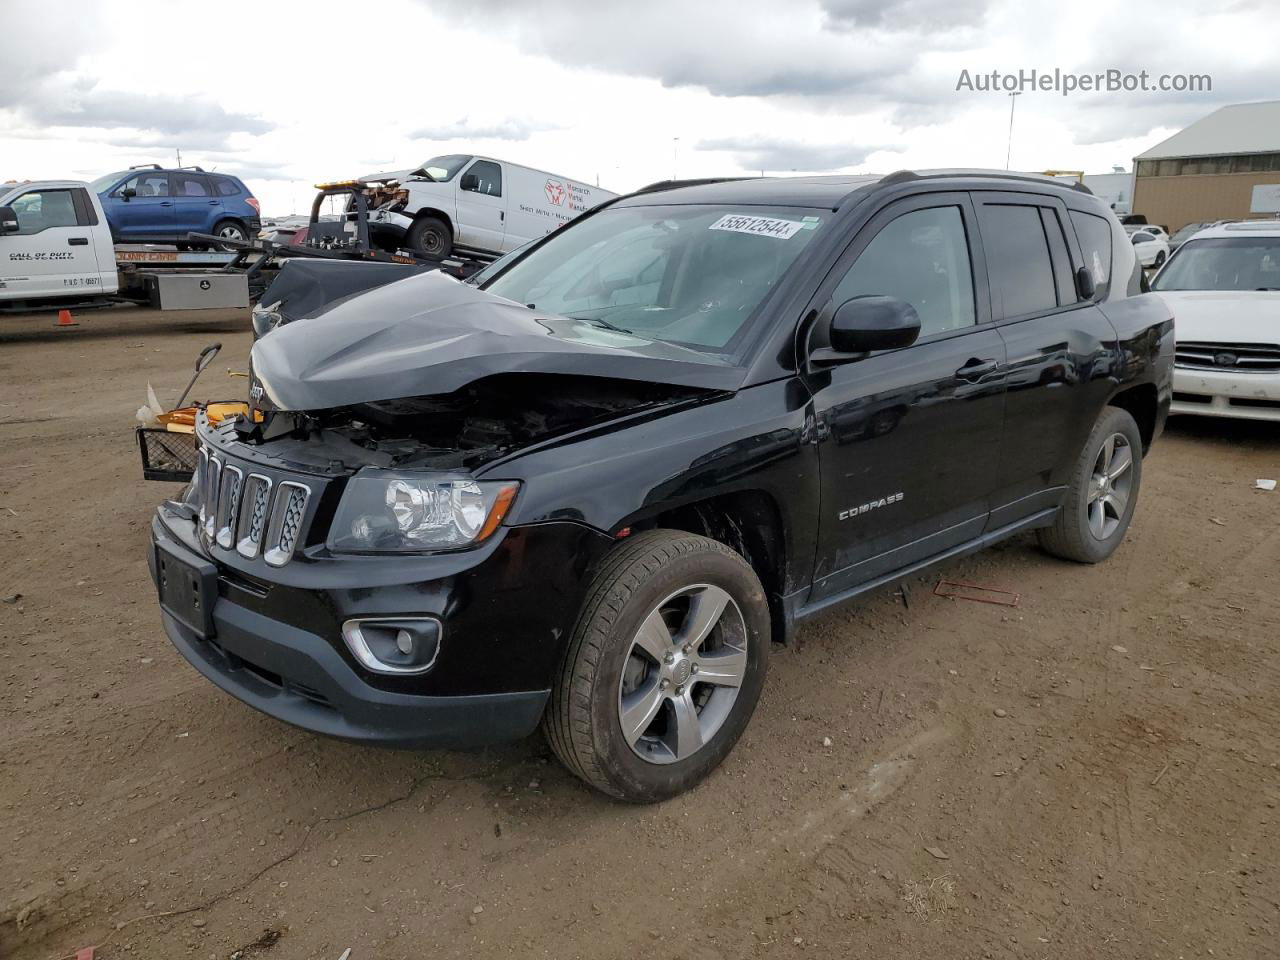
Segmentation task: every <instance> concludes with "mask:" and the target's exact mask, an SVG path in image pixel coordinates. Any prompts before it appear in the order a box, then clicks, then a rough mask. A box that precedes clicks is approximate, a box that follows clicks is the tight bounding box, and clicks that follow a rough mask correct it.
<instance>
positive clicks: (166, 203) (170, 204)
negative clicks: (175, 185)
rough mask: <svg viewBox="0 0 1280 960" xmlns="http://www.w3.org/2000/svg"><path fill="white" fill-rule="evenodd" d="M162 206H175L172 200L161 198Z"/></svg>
mask: <svg viewBox="0 0 1280 960" xmlns="http://www.w3.org/2000/svg"><path fill="white" fill-rule="evenodd" d="M160 206H162V207H172V206H173V204H172V203H171V202H170V201H168V200H161V201H160Z"/></svg>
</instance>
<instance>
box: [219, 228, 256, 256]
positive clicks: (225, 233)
mask: <svg viewBox="0 0 1280 960" xmlns="http://www.w3.org/2000/svg"><path fill="white" fill-rule="evenodd" d="M213 235H214V236H215V237H219V238H221V239H223V240H238V241H240V242H241V243H243V242H245V241H247V240H248V239H249V231H248V230H246V229H245V226H244V224H243V223H241V222H240V221H239V220H219V221H218V222H217V223H216V224H214V226H213ZM218 249H220V250H224V251H226V252H227V253H234V252H235V250H236V248H235V247H233V246H231V245H230V244H222V243H220V244H218Z"/></svg>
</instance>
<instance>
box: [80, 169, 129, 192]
mask: <svg viewBox="0 0 1280 960" xmlns="http://www.w3.org/2000/svg"><path fill="white" fill-rule="evenodd" d="M128 175H129V171H128V170H118V171H117V172H115V173H106V174H103V175H102V176H100V177H99V178H98V179H97V180H95V181H93V183H91V184H89V189H90V190H92V191H93V192H94V193H101V192H102V191H103V190H106V189H107V188H108V187H110V186H113V185H114V184H115V182H116V181H117V180H122V179H124V178H125V177H127V176H128Z"/></svg>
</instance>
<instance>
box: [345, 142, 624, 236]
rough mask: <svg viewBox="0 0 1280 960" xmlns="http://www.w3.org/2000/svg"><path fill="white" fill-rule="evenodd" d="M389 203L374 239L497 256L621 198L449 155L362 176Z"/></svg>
mask: <svg viewBox="0 0 1280 960" xmlns="http://www.w3.org/2000/svg"><path fill="white" fill-rule="evenodd" d="M361 179H362V180H365V181H368V182H370V183H373V182H374V181H379V182H380V183H381V184H382V186H381V188H380V189H378V190H377V191H375V193H376V195H377V196H378V197H379V198H380V199H383V200H385V201H386V202H383V203H381V205H379V206H378V207H377V209H376V210H375V211H374V212H373V213H372V215H371V216H370V218H369V221H370V228H371V230H373V231H374V233H375V235H381V237H384V238H387V237H389V238H390V239H391V240H393V241H396V242H398V243H399V245H401V246H404V247H406V248H408V249H410V250H412V251H414V252H416V253H419V254H425V255H427V256H430V257H445V256H448V255H449V254H450V253H452V252H454V251H456V252H458V253H463V254H466V253H477V254H481V255H485V256H496V255H498V254H503V253H507V252H509V251H511V250H514V249H515V248H516V247H519V246H521V245H522V244H525V243H528V242H529V241H530V240H533V239H536V238H537V237H541V236H543V235H544V234H547V233H550V232H551V231H552V230H554V229H555V228H556V227H558V226H560V224H562V223H566V222H568V221H569V220H572V219H573V218H574V217H576V216H577V215H578V214H580V213H582V212H584V211H586V210H589V209H591V208H592V207H594V206H596V205H597V204H599V203H602V202H604V201H605V200H610V199H612V198H613V197H616V196H617V194H616V193H612V192H610V191H608V190H602V189H601V188H600V187H593V186H590V185H589V184H586V183H582V182H580V181H578V180H570V179H569V178H568V177H563V176H560V175H559V174H555V173H547V172H546V171H543V170H534V169H533V168H531V167H522V166H520V165H519V164H515V163H508V162H507V161H505V160H495V159H493V158H491V157H480V156H475V155H472V154H450V155H448V156H443V157H435V158H433V159H431V160H428V161H427V162H426V163H424V164H423V165H422V166H421V167H418V168H417V169H415V170H413V171H412V172H410V173H409V174H408V175H407V176H406V175H403V174H402V173H401V172H399V171H397V172H396V173H391V174H381V175H377V174H375V175H372V176H369V177H362V178H361Z"/></svg>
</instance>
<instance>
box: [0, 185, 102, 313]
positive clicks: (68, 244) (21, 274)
mask: <svg viewBox="0 0 1280 960" xmlns="http://www.w3.org/2000/svg"><path fill="white" fill-rule="evenodd" d="M118 289H119V276H118V274H117V272H116V256H115V247H114V246H113V245H112V243H111V228H110V227H108V226H107V218H106V216H105V215H104V214H103V212H102V206H101V204H99V203H98V198H97V196H95V195H94V193H93V191H92V190H90V189H89V185H88V184H87V183H85V182H83V181H80V180H39V181H32V182H29V183H22V184H0V303H2V302H4V301H9V300H44V299H53V298H59V297H73V298H77V299H84V298H86V297H93V296H98V295H101V296H109V295H111V294H114V293H116V292H117V290H118Z"/></svg>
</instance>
